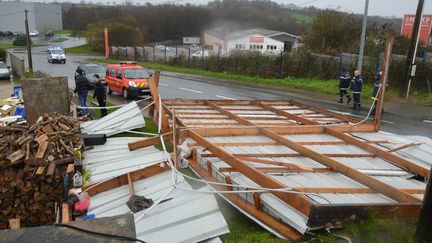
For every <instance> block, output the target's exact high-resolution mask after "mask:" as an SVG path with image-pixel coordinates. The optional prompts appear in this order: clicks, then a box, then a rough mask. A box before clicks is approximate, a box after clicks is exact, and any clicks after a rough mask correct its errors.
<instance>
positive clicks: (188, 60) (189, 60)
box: [188, 47, 190, 66]
mask: <svg viewBox="0 0 432 243" xmlns="http://www.w3.org/2000/svg"><path fill="white" fill-rule="evenodd" d="M188 66H190V47H189V48H188Z"/></svg>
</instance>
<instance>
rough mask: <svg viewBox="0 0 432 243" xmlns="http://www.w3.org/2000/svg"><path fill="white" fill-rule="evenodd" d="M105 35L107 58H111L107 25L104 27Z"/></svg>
mask: <svg viewBox="0 0 432 243" xmlns="http://www.w3.org/2000/svg"><path fill="white" fill-rule="evenodd" d="M104 36H105V58H107V59H108V58H109V42H108V27H105V29H104Z"/></svg>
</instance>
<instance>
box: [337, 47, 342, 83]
mask: <svg viewBox="0 0 432 243" xmlns="http://www.w3.org/2000/svg"><path fill="white" fill-rule="evenodd" d="M342 61H343V56H342V51H339V62H338V70H337V77H338V78H339V77H340V76H341V68H342Z"/></svg>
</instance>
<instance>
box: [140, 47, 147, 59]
mask: <svg viewBox="0 0 432 243" xmlns="http://www.w3.org/2000/svg"><path fill="white" fill-rule="evenodd" d="M142 48H143V52H142V53H143V54H142V57H141V61H144V60H145V56H146V51H145V46H143V47H142Z"/></svg>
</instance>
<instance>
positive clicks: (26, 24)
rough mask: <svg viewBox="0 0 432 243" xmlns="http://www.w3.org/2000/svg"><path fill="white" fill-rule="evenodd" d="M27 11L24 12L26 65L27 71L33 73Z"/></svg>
mask: <svg viewBox="0 0 432 243" xmlns="http://www.w3.org/2000/svg"><path fill="white" fill-rule="evenodd" d="M27 12H28V11H27V9H26V10H25V29H26V36H27V55H28V64H29V71H30V72H33V60H32V54H31V39H30V31H29V26H28V18H27Z"/></svg>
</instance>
